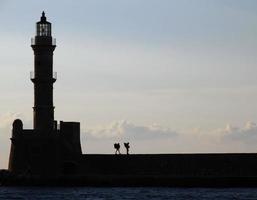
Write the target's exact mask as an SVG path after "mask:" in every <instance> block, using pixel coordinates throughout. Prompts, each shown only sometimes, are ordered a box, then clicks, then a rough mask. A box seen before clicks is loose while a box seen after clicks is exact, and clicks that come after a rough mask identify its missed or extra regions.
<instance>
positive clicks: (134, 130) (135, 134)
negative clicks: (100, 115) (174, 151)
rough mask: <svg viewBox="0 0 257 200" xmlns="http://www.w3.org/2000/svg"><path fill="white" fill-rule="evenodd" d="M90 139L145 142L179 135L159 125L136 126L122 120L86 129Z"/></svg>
mask: <svg viewBox="0 0 257 200" xmlns="http://www.w3.org/2000/svg"><path fill="white" fill-rule="evenodd" d="M84 132H85V133H86V134H87V135H88V136H89V137H93V138H99V139H103V138H107V139H108V138H109V139H112V138H113V139H130V140H145V139H148V140H149V139H154V138H156V139H157V138H164V137H165V138H168V137H174V136H176V135H177V133H176V132H175V131H172V130H171V129H170V128H165V127H162V126H160V125H158V124H152V125H150V126H144V125H136V124H133V123H131V122H128V121H126V120H120V121H116V122H113V123H111V124H110V125H108V126H105V127H98V128H95V129H86V130H85V131H84Z"/></svg>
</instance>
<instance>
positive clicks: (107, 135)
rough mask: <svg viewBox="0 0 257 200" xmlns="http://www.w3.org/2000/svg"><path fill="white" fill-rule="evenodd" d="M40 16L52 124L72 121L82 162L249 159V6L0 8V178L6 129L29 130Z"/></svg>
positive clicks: (133, 1) (94, 3) (254, 33)
mask: <svg viewBox="0 0 257 200" xmlns="http://www.w3.org/2000/svg"><path fill="white" fill-rule="evenodd" d="M43 10H44V11H45V12H46V16H47V19H48V21H50V22H51V23H52V34H53V37H55V38H56V40H57V48H56V50H55V52H54V71H57V73H58V80H57V81H56V83H55V85H54V104H55V107H56V108H55V118H56V119H57V120H64V121H80V122H81V139H82V149H83V152H84V153H114V149H113V143H115V142H120V143H123V142H127V141H128V142H130V146H131V153H199V152H205V153H210V152H256V151H257V146H256V143H257V125H256V123H257V106H256V102H257V78H256V74H257V66H256V64H257V56H256V53H257V12H256V11H257V1H256V0H194V1H193V0H108V1H107V0H76V1H72V0H62V1H61V0H55V1H50V0H45V1H42V0H37V1H34V0H24V1H19V0H8V1H7V0H0V24H1V28H0V34H1V37H0V42H1V45H0V94H1V95H0V102H1V103H0V144H1V145H0V168H6V167H7V163H8V156H9V149H10V140H9V138H10V136H11V125H12V121H13V120H14V119H15V118H20V119H22V120H23V123H24V126H25V128H31V127H32V106H33V84H32V82H31V81H30V79H29V72H30V71H32V70H33V52H32V49H31V48H30V39H31V38H32V37H34V36H35V23H36V21H38V20H39V18H40V15H41V12H42V11H43ZM122 152H123V153H124V152H125V150H124V148H122Z"/></svg>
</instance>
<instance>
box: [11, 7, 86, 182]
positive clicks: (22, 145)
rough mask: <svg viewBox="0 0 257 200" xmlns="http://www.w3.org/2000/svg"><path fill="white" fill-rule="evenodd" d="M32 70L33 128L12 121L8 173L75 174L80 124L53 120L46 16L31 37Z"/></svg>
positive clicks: (52, 42) (51, 42)
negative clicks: (26, 127)
mask: <svg viewBox="0 0 257 200" xmlns="http://www.w3.org/2000/svg"><path fill="white" fill-rule="evenodd" d="M31 42H32V43H31V47H32V49H33V51H34V71H33V72H32V73H31V74H30V79H31V81H32V82H33V83H34V107H33V110H34V112H33V115H34V116H33V118H34V122H33V126H34V128H33V129H24V128H23V123H22V121H21V120H20V119H16V120H14V122H13V129H12V137H11V142H12V143H11V151H10V157H9V167H8V168H9V170H10V171H11V172H14V173H17V174H37V175H42V176H43V177H45V176H52V175H57V174H65V173H76V172H77V169H78V160H80V157H81V155H82V151H81V145H80V123H79V122H63V121H60V124H59V126H57V122H56V121H55V120H54V104H53V84H54V82H55V81H56V73H54V72H53V52H54V50H55V47H56V45H55V39H54V38H52V34H51V23H50V22H48V21H47V20H46V16H45V13H44V12H43V13H42V16H41V19H40V21H39V22H37V23H36V36H35V37H34V38H32V41H31Z"/></svg>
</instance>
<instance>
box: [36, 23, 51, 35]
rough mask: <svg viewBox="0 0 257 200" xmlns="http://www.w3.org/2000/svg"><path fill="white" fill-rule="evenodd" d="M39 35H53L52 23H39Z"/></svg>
mask: <svg viewBox="0 0 257 200" xmlns="http://www.w3.org/2000/svg"><path fill="white" fill-rule="evenodd" d="M38 35H39V36H51V27H50V24H39V25H38Z"/></svg>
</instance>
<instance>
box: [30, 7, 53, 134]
mask: <svg viewBox="0 0 257 200" xmlns="http://www.w3.org/2000/svg"><path fill="white" fill-rule="evenodd" d="M31 47H32V49H33V51H34V72H32V73H31V81H32V82H33V83H34V107H33V109H34V129H35V130H36V131H38V132H39V133H40V134H42V135H47V134H51V133H52V132H53V129H54V106H53V83H54V82H55V81H56V73H53V52H54V50H55V47H56V45H55V39H54V38H53V37H52V34H51V23H50V22H48V21H47V20H46V17H45V13H44V12H43V13H42V16H41V20H40V21H39V22H37V24H36V36H35V38H32V44H31Z"/></svg>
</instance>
